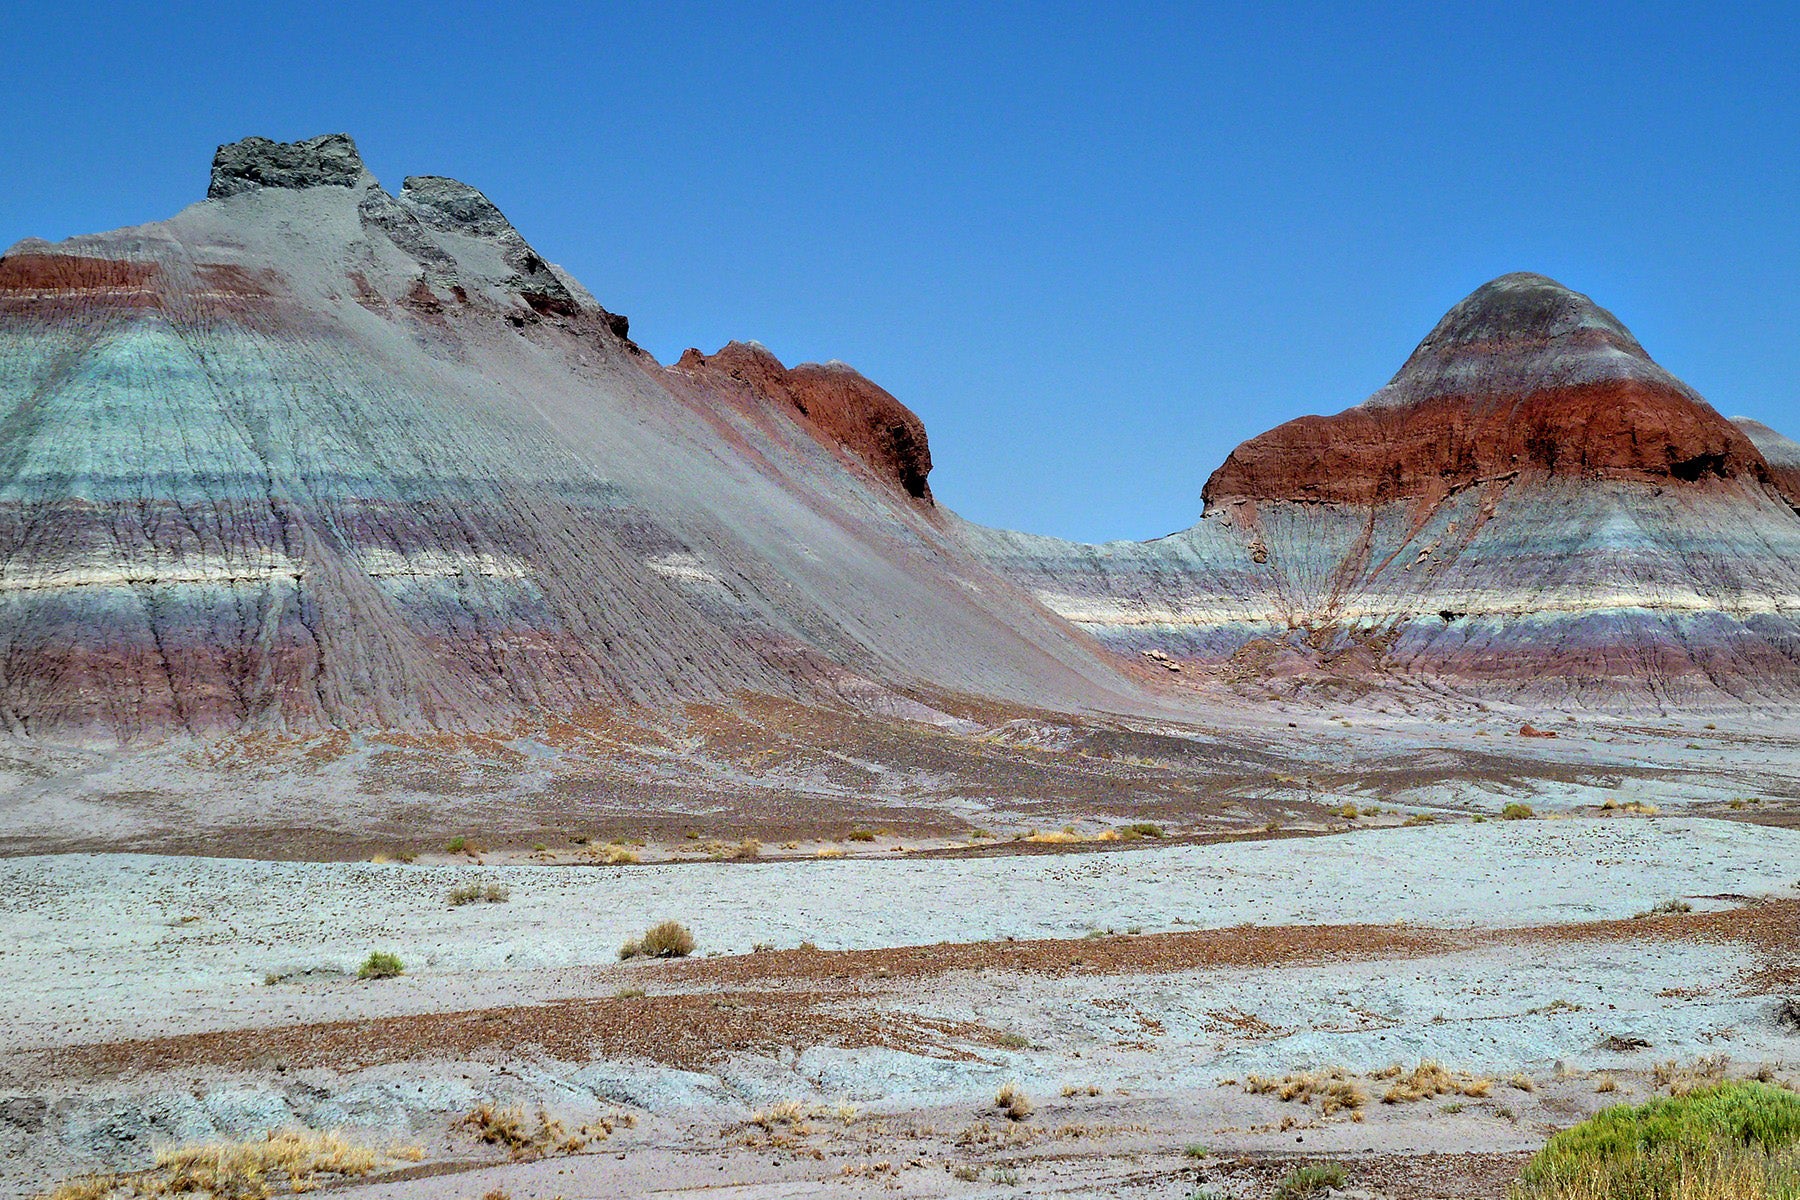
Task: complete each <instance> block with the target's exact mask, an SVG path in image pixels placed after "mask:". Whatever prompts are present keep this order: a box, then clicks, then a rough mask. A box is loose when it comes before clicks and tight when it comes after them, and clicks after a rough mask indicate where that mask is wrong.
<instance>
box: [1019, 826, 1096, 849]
mask: <svg viewBox="0 0 1800 1200" xmlns="http://www.w3.org/2000/svg"><path fill="white" fill-rule="evenodd" d="M1018 840H1019V841H1022V842H1037V843H1039V844H1040V845H1050V846H1066V845H1069V844H1071V843H1073V842H1085V841H1088V840H1089V839H1087V838H1085V837H1083V836H1082V835H1081V834H1079V833H1076V832H1075V830H1073V829H1052V830H1050V831H1049V832H1044V831H1041V830H1037V829H1033V830H1032V831H1031V832H1030V833H1028V834H1026V835H1025V836H1024V837H1022V838H1020V839H1018Z"/></svg>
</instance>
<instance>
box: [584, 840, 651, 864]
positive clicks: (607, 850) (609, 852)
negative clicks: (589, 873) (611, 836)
mask: <svg viewBox="0 0 1800 1200" xmlns="http://www.w3.org/2000/svg"><path fill="white" fill-rule="evenodd" d="M594 853H595V855H596V856H597V857H598V858H599V859H600V862H601V863H602V864H603V865H605V866H609V867H625V866H630V865H631V864H633V863H637V862H641V861H643V860H642V859H640V858H638V856H637V852H636V851H634V850H632V849H630V848H629V847H626V846H620V845H617V844H614V845H609V846H602V847H600V848H599V849H598V850H596V851H594Z"/></svg>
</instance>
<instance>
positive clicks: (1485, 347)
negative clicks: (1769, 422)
mask: <svg viewBox="0 0 1800 1200" xmlns="http://www.w3.org/2000/svg"><path fill="white" fill-rule="evenodd" d="M1797 467H1800V446H1796V445H1795V444H1794V443H1793V442H1790V441H1788V440H1787V439H1786V438H1784V437H1782V436H1781V435H1779V434H1777V433H1775V432H1774V431H1773V430H1770V429H1768V428H1767V427H1766V426H1762V425H1760V424H1757V423H1756V422H1753V421H1746V420H1739V421H1736V422H1733V421H1728V420H1726V419H1725V418H1723V417H1721V416H1720V415H1719V414H1718V413H1717V412H1715V411H1714V410H1713V409H1712V407H1711V406H1710V405H1708V404H1707V403H1706V402H1705V401H1704V400H1703V399H1701V397H1700V396H1699V395H1698V394H1696V393H1695V392H1694V391H1693V390H1692V389H1691V388H1689V387H1687V386H1686V385H1685V384H1683V383H1682V382H1681V381H1680V380H1678V379H1676V378H1675V377H1674V376H1672V375H1670V374H1669V373H1668V372H1667V371H1665V370H1663V369H1662V368H1661V367H1659V366H1658V365H1657V364H1656V363H1655V362H1654V361H1652V359H1651V358H1650V356H1649V355H1648V354H1647V353H1646V352H1645V351H1644V348H1643V347H1642V346H1641V345H1639V344H1638V342H1637V340H1636V339H1635V338H1633V337H1632V336H1631V334H1630V332H1629V331H1628V330H1627V329H1626V328H1625V326H1624V325H1623V324H1622V323H1620V321H1619V320H1618V318H1616V317H1615V316H1613V315H1612V314H1611V313H1609V312H1607V311H1606V310H1605V309H1603V308H1601V307H1599V306H1598V305H1596V304H1595V303H1594V302H1593V301H1592V300H1590V299H1588V297H1586V296H1583V295H1581V294H1580V293H1577V292H1573V291H1570V290H1569V289H1567V288H1565V287H1563V286H1561V285H1560V284H1558V283H1556V282H1554V281H1552V280H1550V279H1546V278H1544V277H1543V276H1541V275H1530V274H1516V275H1508V276H1504V277H1502V278H1500V279H1496V280H1494V281H1493V282H1491V283H1489V284H1487V285H1485V286H1484V287H1481V288H1479V289H1477V290H1476V291H1475V292H1474V293H1473V294H1472V295H1470V296H1469V297H1468V298H1467V299H1465V300H1464V301H1462V302H1461V303H1460V304H1458V305H1457V306H1456V307H1455V308H1453V309H1451V310H1450V312H1449V313H1448V314H1447V315H1446V316H1445V317H1444V318H1443V320H1442V321H1440V322H1439V323H1438V325H1437V327H1436V328H1435V329H1433V330H1432V331H1431V333H1430V335H1429V336H1427V337H1426V338H1425V340H1424V341H1423V342H1421V343H1420V344H1419V347H1418V349H1416V350H1415V351H1413V353H1412V355H1411V357H1409V358H1408V359H1407V360H1406V363H1405V364H1404V365H1403V366H1402V367H1401V368H1400V371H1399V373H1398V374H1396V375H1395V376H1394V378H1393V380H1392V381H1390V382H1389V383H1388V385H1387V386H1386V387H1384V388H1382V389H1381V390H1380V391H1378V392H1376V393H1375V394H1374V395H1373V396H1371V397H1370V398H1369V399H1368V400H1367V401H1365V402H1364V403H1363V404H1361V405H1358V406H1357V407H1355V408H1351V409H1348V410H1346V411H1344V412H1341V413H1338V414H1337V415H1335V416H1329V417H1303V418H1301V419H1299V420H1296V421H1290V422H1288V423H1287V424H1285V425H1282V426H1279V427H1278V428H1276V429H1273V430H1270V431H1269V432H1268V433H1265V434H1262V435H1261V436H1259V437H1255V438H1252V439H1251V440H1250V441H1248V442H1245V443H1244V444H1243V445H1241V446H1239V447H1238V448H1237V449H1236V450H1235V451H1233V452H1232V454H1231V455H1230V457H1229V458H1227V459H1226V461H1225V463H1224V465H1223V466H1221V467H1220V468H1219V469H1218V470H1217V471H1215V472H1214V473H1213V475H1212V477H1211V478H1210V479H1209V480H1208V481H1207V483H1206V487H1205V490H1204V492H1203V497H1204V501H1205V514H1204V516H1203V518H1202V519H1201V521H1200V522H1199V523H1198V524H1196V525H1194V526H1193V527H1192V528H1190V529H1187V530H1184V531H1182V532H1180V533H1177V534H1174V535H1172V536H1170V537H1166V538H1162V539H1160V540H1157V541H1153V542H1144V543H1135V542H1129V543H1128V542H1116V543H1110V544H1107V545H1102V546H1089V545H1076V544H1072V543H1068V542H1062V541H1057V540H1055V539H1051V538H1040V537H1030V536H1025V535H1020V534H1011V533H996V532H991V531H985V530H969V531H968V536H969V537H970V538H971V540H973V541H976V542H978V543H979V544H981V545H982V546H984V547H985V548H986V552H987V554H988V556H989V558H990V560H991V561H993V562H994V563H995V564H996V565H998V566H1000V567H1001V568H1002V569H1003V570H1005V571H1007V572H1008V573H1009V574H1011V575H1012V576H1014V577H1015V578H1017V579H1019V580H1020V581H1022V582H1023V583H1025V584H1026V585H1027V586H1028V587H1030V588H1031V589H1032V590H1033V591H1034V592H1035V593H1036V594H1037V596H1038V597H1039V598H1040V599H1041V600H1043V601H1044V602H1045V603H1046V604H1047V605H1048V606H1050V607H1051V608H1053V609H1055V610H1056V611H1058V612H1060V613H1061V614H1062V615H1064V616H1065V617H1067V618H1069V620H1070V621H1072V622H1074V623H1076V624H1077V625H1079V626H1081V627H1082V628H1084V629H1086V630H1088V631H1090V632H1092V633H1094V634H1096V635H1097V636H1099V637H1100V638H1101V639H1102V640H1103V641H1105V642H1106V643H1107V644H1108V645H1110V646H1112V647H1114V648H1115V649H1117V650H1119V651H1120V652H1122V653H1138V654H1148V655H1150V656H1153V657H1152V658H1151V661H1155V662H1161V663H1164V664H1165V665H1170V666H1171V669H1172V668H1173V666H1181V667H1184V668H1186V669H1187V671H1188V673H1189V674H1192V673H1194V668H1196V667H1198V668H1202V669H1204V668H1209V667H1210V668H1216V669H1217V670H1218V671H1219V672H1220V673H1222V674H1223V675H1224V677H1225V678H1226V679H1228V680H1230V681H1232V682H1234V683H1235V684H1237V685H1238V686H1240V687H1242V688H1246V689H1248V690H1250V691H1252V692H1255V693H1261V694H1269V693H1275V694H1291V693H1293V692H1295V691H1305V690H1307V689H1315V688H1316V689H1321V690H1322V691H1323V692H1325V693H1326V694H1334V695H1341V694H1344V693H1346V692H1347V693H1350V694H1356V693H1360V692H1366V691H1368V690H1369V689H1371V688H1376V687H1387V688H1400V689H1403V690H1411V691H1413V692H1414V693H1415V694H1423V695H1428V694H1432V693H1437V692H1444V691H1448V690H1457V691H1462V692H1465V693H1470V694H1475V695H1482V696H1488V697H1504V698H1511V699H1515V700H1520V701H1523V702H1528V703H1532V704H1540V705H1542V704H1549V705H1570V704H1573V705H1578V706H1599V707H1610V706H1619V707H1625V708H1630V707H1633V706H1638V705H1642V704H1646V703H1648V704H1650V705H1652V706H1653V707H1655V706H1662V705H1675V706H1683V705H1706V704H1712V703H1720V702H1723V703H1730V702H1732V701H1734V700H1737V701H1747V702H1751V703H1764V702H1769V701H1781V702H1791V701H1792V700H1793V699H1794V698H1795V697H1796V695H1800V623H1797V621H1796V616H1797V615H1800V519H1797V518H1796V515H1795V508H1794V504H1795V502H1796V500H1797V499H1800V490H1797V489H1796V486H1795V485H1796V482H1800V471H1797V470H1796V468H1797Z"/></svg>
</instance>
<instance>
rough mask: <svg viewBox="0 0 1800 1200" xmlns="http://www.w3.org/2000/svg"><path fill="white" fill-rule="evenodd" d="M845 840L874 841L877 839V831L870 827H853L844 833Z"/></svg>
mask: <svg viewBox="0 0 1800 1200" xmlns="http://www.w3.org/2000/svg"><path fill="white" fill-rule="evenodd" d="M844 840H845V841H847V842H872V841H874V840H875V833H874V831H873V830H869V829H852V830H851V831H850V832H849V833H847V834H845V835H844Z"/></svg>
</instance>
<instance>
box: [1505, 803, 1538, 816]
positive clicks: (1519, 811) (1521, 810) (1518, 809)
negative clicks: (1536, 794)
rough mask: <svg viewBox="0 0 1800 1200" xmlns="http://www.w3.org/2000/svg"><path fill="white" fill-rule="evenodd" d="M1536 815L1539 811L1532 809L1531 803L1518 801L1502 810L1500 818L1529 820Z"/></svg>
mask: <svg viewBox="0 0 1800 1200" xmlns="http://www.w3.org/2000/svg"><path fill="white" fill-rule="evenodd" d="M1535 816H1537V813H1535V812H1533V811H1532V809H1531V805H1529V804H1519V803H1517V802H1516V801H1515V802H1514V803H1512V804H1508V805H1507V806H1506V807H1505V808H1503V809H1501V810H1500V819H1501V820H1502V821H1529V820H1530V819H1531V818H1532V817H1535Z"/></svg>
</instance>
